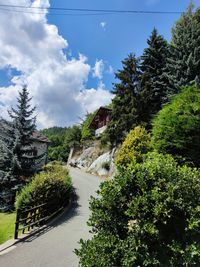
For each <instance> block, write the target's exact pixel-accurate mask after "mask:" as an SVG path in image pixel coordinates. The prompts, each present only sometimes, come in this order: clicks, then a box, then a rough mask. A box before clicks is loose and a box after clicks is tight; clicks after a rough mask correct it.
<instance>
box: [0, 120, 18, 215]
mask: <svg viewBox="0 0 200 267" xmlns="http://www.w3.org/2000/svg"><path fill="white" fill-rule="evenodd" d="M7 126H8V123H7V122H6V121H3V120H2V121H1V127H2V128H4V129H7V135H6V136H5V135H4V137H3V135H2V132H1V133H0V137H1V138H0V211H8V210H11V209H12V208H13V203H14V198H15V194H16V191H17V190H18V189H19V188H20V186H21V184H22V183H21V182H20V180H19V179H18V177H17V176H16V175H15V170H16V167H18V161H17V158H16V155H14V150H15V146H16V142H15V141H16V140H15V139H14V138H12V135H11V133H12V131H11V129H12V130H14V129H13V128H12V126H11V125H9V130H8V128H7ZM9 133H10V135H8V134H9Z"/></svg>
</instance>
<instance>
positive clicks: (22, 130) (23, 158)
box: [9, 87, 45, 176]
mask: <svg viewBox="0 0 200 267" xmlns="http://www.w3.org/2000/svg"><path fill="white" fill-rule="evenodd" d="M30 101H31V98H29V93H28V90H27V88H26V87H24V88H23V89H22V91H21V92H19V97H18V98H17V103H18V104H17V107H16V109H14V108H11V110H10V111H9V116H10V118H11V119H12V124H13V127H14V128H15V129H17V133H16V135H17V136H16V138H17V145H16V148H15V150H14V154H15V155H16V157H17V160H18V162H19V168H17V169H16V175H17V176H30V175H32V174H33V173H35V172H36V170H37V164H39V162H40V161H41V160H42V158H43V157H44V156H45V155H40V156H35V153H34V151H35V149H34V147H33V145H32V144H33V140H32V134H33V132H34V131H35V130H36V117H31V116H32V115H33V113H34V111H35V107H34V108H31V105H30Z"/></svg>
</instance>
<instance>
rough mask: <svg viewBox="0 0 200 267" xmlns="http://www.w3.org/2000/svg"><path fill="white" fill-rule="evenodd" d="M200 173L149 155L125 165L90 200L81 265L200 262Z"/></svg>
mask: <svg viewBox="0 0 200 267" xmlns="http://www.w3.org/2000/svg"><path fill="white" fill-rule="evenodd" d="M199 179H200V171H199V170H197V169H191V168H189V167H186V166H183V167H179V166H177V164H176V162H175V161H174V159H173V158H172V157H171V156H170V155H162V154H157V153H155V152H154V153H149V154H147V155H146V160H145V162H143V163H141V164H139V163H135V162H134V164H132V165H130V166H129V168H128V169H125V168H121V169H120V170H119V173H118V175H117V176H116V177H115V178H114V179H113V180H110V181H106V182H104V183H102V184H101V187H100V191H99V192H98V195H99V196H98V197H97V198H92V199H91V201H90V209H91V211H92V215H91V216H90V219H89V225H90V226H92V233H93V234H94V236H93V238H92V239H91V240H87V241H83V240H81V242H80V243H81V248H80V249H79V250H76V254H77V255H78V256H79V258H80V265H81V266H82V267H86V266H87V267H103V266H105V267H106V266H113V267H114V266H118V267H136V266H149V267H150V266H151V267H152V266H163V267H164V266H177V267H181V266H200V219H199V218H200V217H199V216H200V200H199V195H200V183H199Z"/></svg>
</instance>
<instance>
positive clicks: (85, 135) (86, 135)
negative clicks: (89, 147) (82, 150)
mask: <svg viewBox="0 0 200 267" xmlns="http://www.w3.org/2000/svg"><path fill="white" fill-rule="evenodd" d="M95 114H96V111H95V112H93V113H88V114H87V115H86V119H85V120H84V122H83V124H82V127H81V139H82V141H84V140H88V139H91V138H92V137H93V136H94V133H95V132H94V130H93V129H90V128H89V125H90V123H91V122H92V120H93V118H94V116H95Z"/></svg>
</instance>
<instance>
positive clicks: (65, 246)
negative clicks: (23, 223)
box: [0, 169, 100, 267]
mask: <svg viewBox="0 0 200 267" xmlns="http://www.w3.org/2000/svg"><path fill="white" fill-rule="evenodd" d="M70 174H71V177H72V180H73V184H74V188H75V191H76V194H77V199H75V200H74V201H73V203H72V206H71V208H70V210H69V211H68V212H66V214H63V215H62V216H61V217H60V218H58V219H57V220H55V221H54V222H53V223H52V224H51V225H50V226H49V227H48V228H46V229H45V230H44V231H43V232H41V233H38V234H37V235H35V236H33V237H31V238H29V239H27V240H25V241H23V242H20V243H18V244H17V245H16V248H14V249H13V250H11V251H10V252H8V253H7V254H4V255H2V256H0V267H45V266H48V267H78V258H77V257H76V255H75V254H74V253H73V250H74V248H78V247H79V245H78V241H79V240H80V238H83V239H86V238H90V234H89V228H88V227H87V224H86V221H87V220H88V218H89V214H90V212H89V202H88V200H89V198H90V196H91V195H93V196H94V195H95V192H96V190H97V189H98V186H99V184H100V180H99V179H98V178H97V177H95V176H93V175H90V174H85V173H82V172H81V171H80V170H78V169H71V170H70Z"/></svg>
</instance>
